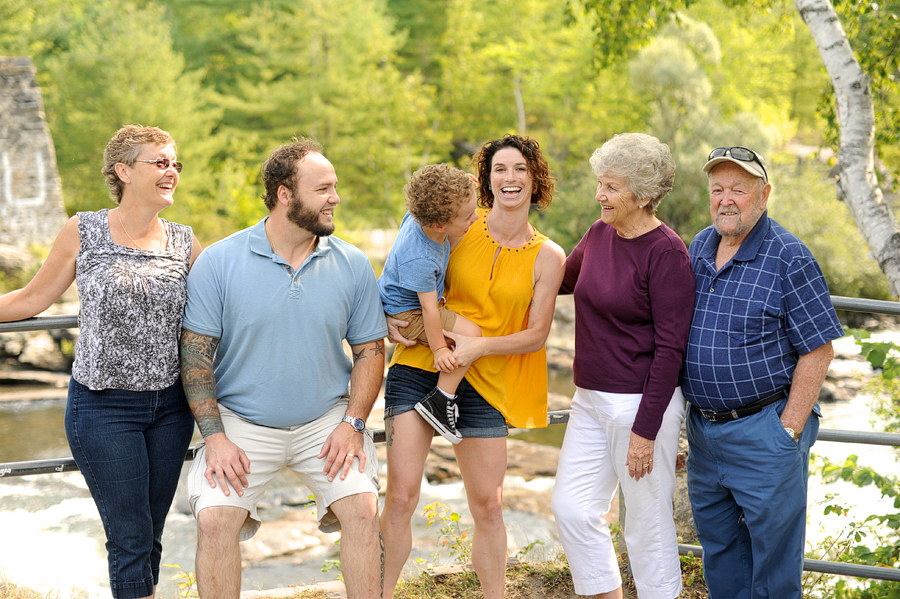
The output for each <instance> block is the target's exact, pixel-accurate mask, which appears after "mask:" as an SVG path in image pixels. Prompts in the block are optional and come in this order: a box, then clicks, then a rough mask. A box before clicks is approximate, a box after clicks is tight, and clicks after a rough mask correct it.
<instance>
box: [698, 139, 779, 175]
mask: <svg viewBox="0 0 900 599" xmlns="http://www.w3.org/2000/svg"><path fill="white" fill-rule="evenodd" d="M723 156H725V157H729V158H734V159H735V160H740V161H741V162H755V163H756V164H758V165H759V166H760V167H761V168H762V170H763V172H764V173H765V174H766V179H768V178H769V171H768V170H766V165H765V163H763V161H762V159H761V158H760V157H759V155H758V154H757V153H756V152H754V151H753V150H751V149H750V148H745V147H743V146H734V147H731V148H716V149H715V150H713V151H712V152H710V153H709V158H707V159H706V160H707V162H708V161H710V160H712V159H713V158H721V157H723Z"/></svg>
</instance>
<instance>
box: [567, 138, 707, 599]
mask: <svg viewBox="0 0 900 599" xmlns="http://www.w3.org/2000/svg"><path fill="white" fill-rule="evenodd" d="M590 162H591V168H592V169H593V171H594V173H595V174H596V175H597V181H598V185H597V194H596V198H595V199H596V200H597V202H598V203H599V204H600V210H601V212H600V220H598V221H597V222H595V223H594V224H593V225H592V226H591V228H590V229H588V231H587V233H585V235H584V237H583V238H582V239H581V241H580V242H579V243H578V246H576V247H575V249H574V250H573V251H572V253H571V255H570V256H569V257H568V258H567V259H566V273H565V278H564V280H563V283H562V287H561V289H560V293H572V294H574V296H575V320H576V327H575V365H574V366H575V385H576V391H575V396H574V397H573V398H572V412H571V415H570V417H569V424H568V427H567V429H566V437H565V440H564V441H563V447H562V452H561V453H560V458H559V468H558V470H557V475H556V489H555V491H554V493H553V513H554V515H555V516H556V525H557V529H558V532H559V538H560V540H561V541H562V545H563V548H564V549H565V551H566V556H567V558H568V560H569V567H570V569H571V572H572V579H573V581H574V583H575V592H576V593H578V594H579V595H596V596H597V597H598V598H601V597H602V598H614V597H622V580H621V577H620V575H619V568H618V565H617V562H616V555H615V549H614V547H613V543H612V539H611V538H610V534H609V528H608V526H607V524H606V521H605V520H604V516H605V515H606V514H607V513H608V512H609V509H610V504H611V502H612V499H613V497H614V495H615V492H616V488H617V487H618V486H619V485H621V486H622V492H623V495H624V497H625V505H626V516H625V522H624V535H625V542H626V545H627V547H628V555H629V559H630V560H631V565H632V570H633V572H634V579H635V586H636V587H637V592H638V596H639V597H640V598H641V599H672V598H673V597H677V596H678V595H679V594H680V593H681V570H680V566H679V559H678V541H677V536H676V531H675V524H674V522H673V520H672V495H673V493H674V491H675V458H676V454H677V451H678V436H679V432H680V430H681V424H682V422H683V421H684V411H685V400H684V396H683V395H682V394H681V389H680V388H679V387H678V377H679V373H680V371H681V362H682V359H683V356H684V351H685V347H686V344H687V338H688V332H689V330H690V325H691V316H692V314H693V308H694V285H695V283H694V274H693V272H692V271H691V263H690V260H689V258H688V253H687V249H686V248H685V245H684V242H683V241H682V240H681V239H680V238H679V237H678V235H677V234H675V232H673V231H672V230H671V229H670V228H669V227H667V226H666V225H665V224H663V222H662V221H660V220H659V219H658V218H657V217H656V215H655V212H656V208H657V206H659V203H660V201H661V200H662V199H663V197H665V195H666V194H667V193H668V192H669V190H671V189H672V185H673V183H674V181H675V163H674V161H673V160H672V154H671V152H670V151H669V148H668V147H667V146H666V145H665V144H662V143H660V141H659V140H658V139H656V138H655V137H651V136H649V135H644V134H640V133H624V134H620V135H616V136H615V137H614V138H613V139H611V140H609V141H607V142H606V143H605V144H603V146H602V147H601V148H599V149H597V150H596V151H595V152H594V154H593V155H592V156H591V160H590Z"/></svg>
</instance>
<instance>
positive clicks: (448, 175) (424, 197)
mask: <svg viewBox="0 0 900 599" xmlns="http://www.w3.org/2000/svg"><path fill="white" fill-rule="evenodd" d="M474 190H475V181H473V180H472V178H471V177H469V175H467V174H466V173H465V171H462V170H460V169H458V168H455V167H452V166H450V165H449V164H429V165H428V166H423V167H422V168H420V169H419V170H417V171H416V172H415V173H413V176H412V177H411V178H410V180H409V183H407V184H406V186H405V187H404V188H403V193H405V194H406V209H407V210H409V213H410V214H412V215H413V218H415V219H416V221H418V223H419V225H421V226H423V227H432V226H435V225H438V226H444V225H448V224H450V222H451V221H452V220H453V219H454V218H456V214H457V212H459V209H460V207H461V206H462V205H464V204H465V203H466V202H467V201H469V197H470V196H471V195H472V192H473V191H474Z"/></svg>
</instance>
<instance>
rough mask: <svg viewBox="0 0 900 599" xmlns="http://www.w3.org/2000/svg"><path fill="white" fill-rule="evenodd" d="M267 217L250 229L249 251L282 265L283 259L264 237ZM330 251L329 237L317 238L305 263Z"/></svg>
mask: <svg viewBox="0 0 900 599" xmlns="http://www.w3.org/2000/svg"><path fill="white" fill-rule="evenodd" d="M268 218H269V217H268V216H266V217H265V218H263V219H262V220H261V221H259V222H258V223H256V224H255V225H253V226H252V227H250V251H251V252H253V253H254V254H259V255H260V256H264V257H266V258H269V259H270V260H274V261H275V262H279V263H282V262H284V259H282V257H281V256H279V255H278V254H276V253H275V252H273V251H272V244H271V243H269V237H268V236H267V235H266V220H267V219H268ZM330 251H331V239H330V237H319V242H318V243H317V244H316V249H314V250H313V251H312V253H311V254H310V255H309V256H308V257H307V259H306V262H309V260H311V259H312V258H315V257H318V256H322V255H324V254H327V253H328V252H330Z"/></svg>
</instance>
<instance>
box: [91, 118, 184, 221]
mask: <svg viewBox="0 0 900 599" xmlns="http://www.w3.org/2000/svg"><path fill="white" fill-rule="evenodd" d="M147 144H152V145H155V146H172V147H174V146H175V140H174V139H172V136H171V135H169V134H168V133H167V132H166V131H163V130H162V129H160V128H158V127H142V126H141V125H125V126H124V127H122V128H121V129H119V130H118V131H116V134H115V135H113V136H112V139H110V140H109V143H107V144H106V149H105V150H103V168H101V169H100V172H101V173H102V174H103V177H104V178H105V179H106V186H107V187H108V188H109V197H110V198H112V200H113V201H114V202H115V203H117V204H120V203H121V202H122V194H123V193H124V191H125V183H123V182H122V180H121V179H119V175H117V174H116V165H117V164H119V163H120V162H121V163H122V164H124V165H126V166H134V161H135V160H137V157H138V155H139V154H140V153H141V150H142V149H143V147H144V146H145V145H147Z"/></svg>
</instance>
